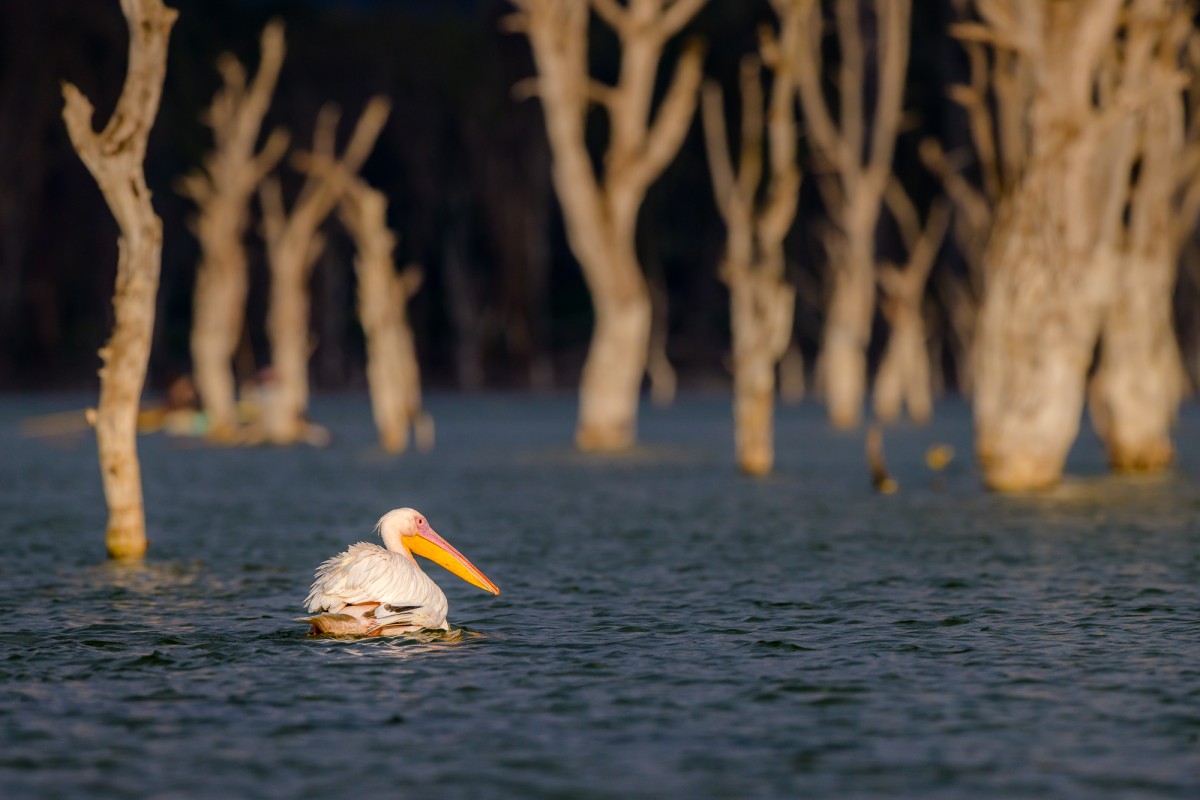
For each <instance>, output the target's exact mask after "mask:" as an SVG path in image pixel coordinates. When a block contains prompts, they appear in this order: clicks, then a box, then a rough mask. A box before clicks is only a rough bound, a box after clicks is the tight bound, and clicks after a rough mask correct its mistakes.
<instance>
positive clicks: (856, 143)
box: [792, 0, 912, 428]
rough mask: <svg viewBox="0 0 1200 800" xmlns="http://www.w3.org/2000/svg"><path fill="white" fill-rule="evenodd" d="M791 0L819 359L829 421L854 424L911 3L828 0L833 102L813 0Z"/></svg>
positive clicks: (817, 6) (864, 371) (863, 392)
mask: <svg viewBox="0 0 1200 800" xmlns="http://www.w3.org/2000/svg"><path fill="white" fill-rule="evenodd" d="M865 5H869V6H870V7H871V8H872V13H871V19H870V22H871V26H870V27H871V28H873V29H874V31H875V36H874V39H875V41H874V43H873V44H874V47H869V46H868V37H869V34H868V33H867V31H868V29H869V28H868V26H867V25H865V24H864V20H863V18H862V10H863V7H864V6H865ZM793 8H794V9H795V10H794V13H796V14H797V15H798V16H799V17H800V19H801V21H802V25H803V36H804V39H805V45H804V46H803V47H798V48H796V51H795V53H794V55H793V57H792V64H793V68H794V69H795V75H796V82H797V90H798V94H799V98H800V102H801V105H802V107H803V109H804V124H805V128H806V132H807V134H808V136H809V139H810V142H811V145H812V148H813V151H814V155H815V156H816V158H817V160H818V162H819V170H818V186H819V187H820V188H821V193H822V195H823V197H824V200H825V206H826V211H827V213H828V214H829V216H830V218H831V220H832V222H833V226H832V228H831V230H830V231H829V233H828V234H827V236H826V252H827V255H828V263H829V276H830V297H829V303H828V308H827V309H826V317H825V330H824V335H823V338H822V341H821V353H820V357H819V367H820V370H821V377H822V382H823V385H824V388H825V397H826V402H827V404H828V407H829V418H830V421H831V422H832V423H833V424H834V426H835V427H838V428H852V427H855V426H857V425H858V424H859V422H860V421H861V419H862V408H863V400H864V398H865V396H866V385H867V345H868V344H869V342H870V338H871V323H872V320H873V318H874V314H875V225H876V222H877V221H878V219H879V210H880V206H881V204H882V202H883V194H884V190H885V189H886V188H887V185H888V179H889V176H890V175H891V171H892V155H893V153H894V151H895V144H896V136H897V134H898V132H899V128H900V119H901V110H902V108H903V102H904V79H905V73H906V72H907V70H908V48H909V21H910V17H911V13H912V4H911V0H875V2H873V3H870V4H864V3H863V2H862V0H836V2H835V3H834V4H833V9H834V17H835V25H834V29H835V33H836V36H837V40H838V49H839V53H840V56H839V57H840V62H839V64H838V66H837V71H836V73H835V85H836V87H837V103H836V104H833V103H831V102H830V101H829V100H828V99H827V98H826V95H825V91H824V89H823V87H822V76H821V68H822V66H823V62H822V58H821V53H822V47H821V42H822V38H823V34H824V28H823V24H822V23H823V20H822V14H821V3H820V2H819V1H818V0H795V2H794V4H793ZM868 100H871V105H872V107H871V109H870V111H868ZM835 110H836V117H835ZM835 119H836V121H835Z"/></svg>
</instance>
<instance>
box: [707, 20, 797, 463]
mask: <svg viewBox="0 0 1200 800" xmlns="http://www.w3.org/2000/svg"><path fill="white" fill-rule="evenodd" d="M795 5H796V4H795V3H792V2H790V1H789V0H776V2H775V10H776V13H777V14H778V15H779V18H780V29H781V30H780V34H779V36H778V38H776V37H774V36H773V35H771V34H769V33H766V32H764V34H763V46H762V51H763V61H764V62H765V63H766V64H767V66H768V67H769V68H770V70H771V71H772V74H773V83H772V85H771V100H770V108H769V109H768V112H767V113H768V121H767V124H766V134H767V138H768V142H769V146H768V159H767V163H768V169H767V176H766V190H765V195H764V199H763V201H762V202H761V203H760V202H759V201H758V199H757V198H758V194H759V188H760V187H759V185H760V183H761V182H762V173H763V161H764V159H763V127H764V125H763V97H762V86H761V84H760V81H761V77H760V72H761V71H762V70H761V65H760V62H759V59H758V58H755V57H752V56H748V57H746V58H745V59H743V60H742V68H741V103H742V130H741V142H740V147H739V155H738V164H737V166H736V168H735V166H734V164H733V162H732V159H731V158H730V155H729V145H728V143H727V136H726V133H725V111H724V108H723V103H722V99H721V90H720V88H719V86H718V85H717V84H716V83H714V82H712V81H709V82H708V83H706V84H705V86H704V94H703V99H704V102H703V117H702V118H703V121H704V133H705V141H706V143H707V145H708V163H709V172H710V173H711V175H712V183H713V191H714V193H715V195H716V200H717V208H718V209H719V210H720V212H721V217H722V218H723V219H724V220H725V225H726V227H727V228H728V234H727V239H726V243H725V255H724V258H723V260H722V262H721V279H722V280H723V281H724V282H725V284H726V285H727V286H728V287H729V316H730V323H731V325H732V328H733V383H734V389H733V417H734V431H735V434H734V435H735V450H736V454H737V463H738V467H739V468H740V469H741V470H742V471H743V472H746V473H748V474H750V475H765V474H767V473H768V472H770V471H771V468H772V466H773V464H774V460H775V448H774V435H773V433H772V420H773V417H774V408H775V368H776V365H777V364H778V363H779V360H780V359H781V358H782V357H783V354H784V351H786V350H787V346H788V342H789V340H790V339H791V335H792V318H793V314H794V311H795V306H796V291H795V289H793V288H792V287H791V286H790V285H789V284H788V283H787V282H786V281H785V280H784V255H783V240H784V237H785V236H787V232H788V230H789V229H790V228H791V226H792V222H793V221H794V220H795V218H796V204H797V200H798V197H799V191H800V170H799V169H798V168H797V166H796V110H795V105H796V98H795V82H794V81H793V78H792V74H791V72H790V63H791V57H792V51H793V49H794V48H796V47H799V46H801V41H800V26H799V25H798V24H797V22H798V20H797V18H796V15H795V14H794V12H793V9H794V8H795Z"/></svg>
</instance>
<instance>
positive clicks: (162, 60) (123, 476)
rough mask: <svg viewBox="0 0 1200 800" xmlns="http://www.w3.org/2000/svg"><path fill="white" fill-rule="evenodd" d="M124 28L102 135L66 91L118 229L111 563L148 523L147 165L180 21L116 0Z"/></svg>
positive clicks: (100, 439)
mask: <svg viewBox="0 0 1200 800" xmlns="http://www.w3.org/2000/svg"><path fill="white" fill-rule="evenodd" d="M121 10H122V11H123V12H124V14H125V19H126V22H127V23H128V25H129V67H128V72H127V74H126V77H125V85H124V87H123V88H122V90H121V97H120V99H119V100H118V101H117V107H116V109H115V110H114V112H113V115H112V117H111V118H110V119H109V122H108V124H107V125H106V126H105V128H104V130H103V131H102V132H100V133H99V134H97V133H95V132H94V130H93V129H92V113H93V109H92V105H91V103H90V102H88V100H87V98H86V97H84V96H83V94H81V93H80V91H79V90H78V89H76V88H75V86H74V85H72V84H70V83H65V84H63V96H64V99H65V101H66V104H65V107H64V108H63V120H64V121H65V122H66V126H67V132H68V134H69V135H70V138H71V144H72V145H74V147H75V150H76V152H77V153H78V154H79V157H80V158H81V159H82V160H83V163H84V164H85V165H87V168H88V170H89V171H90V172H91V173H92V176H93V177H94V178H95V179H96V183H97V184H98V185H99V186H100V190H101V192H102V193H103V194H104V199H105V200H106V201H107V202H108V206H109V208H110V209H111V210H112V212H113V216H115V217H116V219H117V224H118V225H119V226H120V229H121V237H120V239H119V240H118V247H119V251H120V252H119V257H118V260H117V282H116V291H115V292H114V294H113V309H114V311H115V322H114V325H113V332H112V336H111V337H110V338H109V340H108V343H107V344H105V346H104V347H103V348H101V350H100V357H101V359H102V360H103V362H104V366H103V367H102V368H101V369H100V404H99V407H98V409H97V411H96V414H95V425H96V443H97V446H98V449H99V455H100V474H101V478H102V479H103V482H104V497H105V500H106V501H107V502H108V526H107V530H106V533H105V542H106V545H107V548H108V555H109V557H111V558H116V559H136V558H141V557H142V556H143V555H145V553H146V518H145V511H144V508H143V504H142V478H141V469H140V466H139V464H138V457H137V415H138V404H139V401H140V399H141V395H142V386H143V384H144V383H145V379H146V364H147V361H148V360H149V357H150V339H151V334H152V333H153V330H154V311H155V296H156V295H157V293H158V276H159V270H160V268H161V262H162V220H160V219H159V218H158V216H157V215H156V214H155V213H154V206H153V205H152V204H151V202H150V190H149V189H148V188H147V186H146V176H145V172H144V171H143V162H144V160H145V155H146V143H147V140H148V138H149V136H150V128H151V126H152V125H153V123H154V118H155V116H156V115H157V113H158V104H159V100H160V98H161V96H162V86H163V79H164V76H165V74H166V69H167V46H168V40H169V37H170V34H171V26H172V24H174V22H175V17H176V16H177V14H176V12H175V10H174V9H169V8H166V7H165V6H164V5H163V4H162V2H161V0H122V2H121Z"/></svg>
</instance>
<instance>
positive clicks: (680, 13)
mask: <svg viewBox="0 0 1200 800" xmlns="http://www.w3.org/2000/svg"><path fill="white" fill-rule="evenodd" d="M669 2H670V5H668V6H667V8H666V10H665V11H664V12H663V15H662V17H661V18H660V19H659V21H658V35H659V38H661V39H662V40H663V41H666V40H667V39H670V38H671V37H672V36H674V35H675V34H677V33H679V31H680V30H682V29H683V26H684V25H687V24H688V22H689V21H691V19H692V17H694V16H696V14H698V13H699V12H700V9H702V8H704V5H705V4H706V3H707V2H708V0H669Z"/></svg>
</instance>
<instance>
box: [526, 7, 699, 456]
mask: <svg viewBox="0 0 1200 800" xmlns="http://www.w3.org/2000/svg"><path fill="white" fill-rule="evenodd" d="M705 2H706V0H629V2H628V3H626V4H622V3H620V2H618V0H591V2H590V3H589V2H584V0H513V3H514V5H515V6H516V7H517V9H518V10H517V12H516V13H515V14H514V15H512V16H511V17H510V18H509V21H508V24H509V27H510V28H511V29H513V30H518V31H521V32H523V33H524V34H525V35H526V36H527V37H528V38H529V43H530V46H531V48H532V50H533V56H534V61H535V63H536V64H537V72H538V76H537V78H536V79H534V80H533V81H532V82H531V83H530V84H529V86H530V87H532V88H530V89H529V93H530V94H536V95H537V96H538V97H540V98H541V101H542V109H543V112H544V114H545V118H546V131H547V135H548V139H549V141H550V148H551V152H552V154H553V180H554V187H555V191H556V193H557V194H558V199H559V203H560V204H561V206H562V210H563V217H564V219H565V221H566V226H567V239H568V241H569V243H570V246H571V250H572V252H574V254H575V257H576V258H577V259H579V262H580V265H581V266H582V268H583V275H584V279H585V280H586V282H587V285H588V289H589V291H590V292H591V297H592V305H593V308H594V310H595V328H594V330H593V333H592V341H591V346H590V348H589V351H588V356H587V361H586V363H585V364H584V368H583V379H582V383H581V385H580V405H579V425H578V428H577V429H576V434H575V441H576V443H577V445H578V446H579V447H580V448H581V449H584V450H619V449H623V448H627V447H629V446H630V445H631V444H632V443H633V441H634V438H635V431H636V424H637V407H638V394H639V391H640V387H641V382H642V376H643V374H644V373H645V371H646V360H647V348H648V345H649V341H650V323H651V303H650V294H649V290H648V288H647V285H646V278H645V276H644V274H643V272H642V268H641V265H640V264H639V262H638V255H637V250H636V247H635V241H634V240H635V232H636V228H637V217H638V210H639V209H640V207H641V205H642V201H643V199H644V198H645V195H646V190H647V189H648V188H649V186H650V184H651V183H653V182H654V180H655V179H656V178H657V177H658V176H659V175H660V174H661V173H662V171H663V169H665V168H666V166H667V164H669V163H670V161H671V159H673V158H674V157H675V154H676V153H677V152H678V150H679V147H680V145H681V144H682V142H683V138H684V136H685V135H686V133H687V130H688V127H689V126H690V124H691V119H692V114H693V112H694V111H695V104H696V95H697V90H698V89H699V86H700V80H701V71H700V68H701V60H702V48H701V47H700V45H699V44H698V43H695V42H692V43H690V44H688V45H687V46H686V47H685V48H684V51H683V53H682V55H681V56H680V58H679V61H678V62H677V64H676V67H675V74H674V77H673V78H672V79H671V82H670V86H669V87H668V89H667V92H666V95H665V96H664V97H663V100H662V102H661V103H660V104H659V106H658V111H657V113H655V114H654V115H653V119H651V110H652V105H653V102H652V101H653V96H654V85H655V80H656V78H657V75H658V65H659V61H660V58H661V56H662V48H663V46H664V44H666V42H667V41H668V40H669V39H670V38H671V37H672V36H674V35H675V34H676V33H678V32H679V30H680V29H681V28H683V26H684V25H685V24H687V22H688V21H689V20H690V19H691V18H692V17H693V16H694V15H695V14H696V12H697V11H699V9H700V8H701V7H702V6H703V5H704V4H705ZM589 10H594V11H595V13H596V15H597V16H598V17H599V18H600V19H602V20H603V21H604V22H605V23H607V24H608V25H609V26H610V27H611V28H612V29H613V31H614V32H615V33H616V35H617V37H618V39H619V40H620V43H621V68H620V74H619V76H618V78H617V82H616V84H615V85H606V84H603V83H600V82H598V81H596V80H594V79H592V78H591V77H590V75H589V73H588V48H587V39H588V18H589ZM593 103H594V104H598V105H599V106H600V107H601V108H603V109H604V110H605V111H606V112H608V118H609V132H610V135H609V141H608V147H607V151H606V153H605V155H604V158H603V161H602V167H601V168H600V170H599V172H598V171H597V169H596V168H594V167H593V164H592V158H591V155H590V153H589V152H588V149H587V144H586V141H585V137H584V134H585V121H586V120H585V118H586V116H587V111H588V106H589V104H593Z"/></svg>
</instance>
